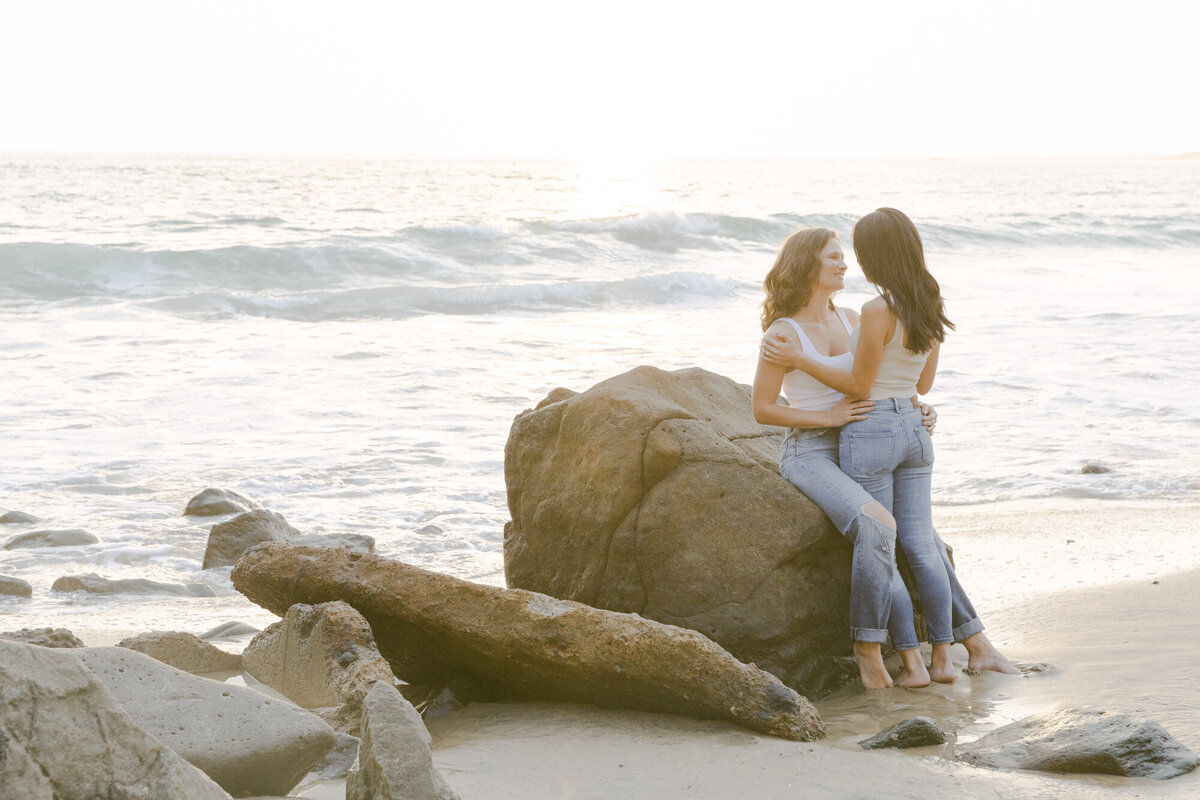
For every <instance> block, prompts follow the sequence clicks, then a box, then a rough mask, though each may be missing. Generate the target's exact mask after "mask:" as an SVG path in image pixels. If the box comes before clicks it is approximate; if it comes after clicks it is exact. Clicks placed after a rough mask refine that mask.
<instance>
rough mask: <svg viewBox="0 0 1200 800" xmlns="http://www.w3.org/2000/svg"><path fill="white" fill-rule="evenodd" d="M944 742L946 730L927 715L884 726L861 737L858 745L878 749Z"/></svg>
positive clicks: (866, 748) (867, 748)
mask: <svg viewBox="0 0 1200 800" xmlns="http://www.w3.org/2000/svg"><path fill="white" fill-rule="evenodd" d="M945 743H946V732H945V731H943V730H942V726H941V725H938V724H937V720H933V719H930V718H929V717H909V718H908V719H906V720H904V721H903V722H897V723H896V724H895V725H893V726H891V727H890V728H884V729H883V730H881V731H880V732H879V733H877V734H875V735H874V736H871V737H869V738H866V739H863V740H862V741H861V742H859V745H860V746H861V747H862V749H864V750H879V749H882V748H885V747H894V748H898V749H902V748H906V747H928V746H930V745H935V744H945Z"/></svg>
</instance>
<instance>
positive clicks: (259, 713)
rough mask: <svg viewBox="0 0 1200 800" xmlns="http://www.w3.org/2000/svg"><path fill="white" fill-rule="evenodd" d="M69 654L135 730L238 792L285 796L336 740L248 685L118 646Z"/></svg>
mask: <svg viewBox="0 0 1200 800" xmlns="http://www.w3.org/2000/svg"><path fill="white" fill-rule="evenodd" d="M76 652H78V653H79V658H80V659H82V661H83V663H84V664H85V665H86V666H87V667H88V668H89V669H90V670H91V671H92V672H94V673H95V674H96V677H97V678H99V679H100V682H101V683H102V684H104V686H105V688H106V689H108V691H109V693H110V694H111V695H112V696H113V699H115V700H116V701H117V702H118V703H120V704H121V706H122V708H124V710H125V713H127V714H128V715H129V716H130V717H131V718H132V719H133V721H134V723H135V724H137V726H138V727H139V728H141V729H142V730H144V731H146V732H147V733H149V734H150V735H152V736H154V737H155V738H156V739H158V740H159V741H160V742H163V743H164V744H166V745H168V746H169V747H170V748H171V749H172V750H174V751H175V752H176V753H178V754H179V755H181V756H183V757H184V758H185V759H187V760H188V761H189V762H190V763H192V764H194V765H195V766H197V767H199V768H200V769H201V770H203V771H204V772H205V773H206V774H207V775H208V776H209V777H210V778H212V779H213V780H214V781H216V782H217V783H219V784H220V785H221V786H222V788H224V789H225V790H226V791H227V792H229V793H230V794H232V795H235V796H237V797H244V796H246V795H254V794H266V795H272V794H274V795H285V794H287V793H288V792H289V791H290V790H291V789H292V788H293V787H294V786H295V785H296V784H297V783H299V782H300V779H301V778H303V777H304V775H305V774H306V773H307V772H308V771H309V769H310V768H312V766H313V765H314V764H316V763H317V762H319V761H320V760H321V758H322V757H323V756H324V755H325V754H326V753H327V752H329V750H330V749H331V748H332V747H333V746H334V743H335V741H336V736H335V734H334V731H333V729H332V728H330V727H329V726H328V725H326V724H325V723H324V722H322V721H321V720H320V718H318V717H316V716H314V715H313V714H310V713H308V712H307V711H304V710H303V709H300V708H296V707H295V706H293V705H292V704H291V703H287V702H284V701H281V700H272V699H271V698H268V697H265V696H263V695H262V694H260V693H259V692H256V691H254V690H253V689H247V688H245V687H242V686H234V685H232V684H228V683H221V682H219V681H214V680H209V679H208V678H200V677H196V676H195V675H189V674H188V673H186V672H182V671H180V670H177V669H174V668H172V667H169V666H167V665H166V664H161V663H159V662H158V661H155V660H154V659H152V658H150V657H149V656H146V655H142V654H141V653H136V652H134V651H132V650H126V649H125V648H123V647H88V648H85V649H83V650H79V651H76Z"/></svg>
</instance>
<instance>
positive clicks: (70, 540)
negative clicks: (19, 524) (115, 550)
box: [4, 528, 100, 550]
mask: <svg viewBox="0 0 1200 800" xmlns="http://www.w3.org/2000/svg"><path fill="white" fill-rule="evenodd" d="M98 541H100V538H99V537H98V536H96V535H95V534H94V533H88V532H87V531H85V530H80V529H79V528H71V529H70V530H61V531H50V530H46V531H29V532H28V533H18V534H17V535H16V536H10V537H9V538H8V540H6V541H5V542H4V549H5V550H25V549H28V548H31V547H79V546H80V545H85V544H95V543H96V542H98Z"/></svg>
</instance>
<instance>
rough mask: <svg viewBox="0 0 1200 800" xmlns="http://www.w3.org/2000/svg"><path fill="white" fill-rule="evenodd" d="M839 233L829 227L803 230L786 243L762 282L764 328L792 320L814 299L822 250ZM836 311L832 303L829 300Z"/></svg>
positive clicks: (785, 241)
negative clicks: (813, 294) (764, 292)
mask: <svg viewBox="0 0 1200 800" xmlns="http://www.w3.org/2000/svg"><path fill="white" fill-rule="evenodd" d="M836 238H837V234H836V233H834V232H833V231H832V230H830V229H829V228H801V229H800V230H798V231H796V232H795V233H793V234H792V235H791V236H789V237H788V238H787V239H785V240H784V242H783V246H782V247H780V248H779V255H777V256H775V265H774V266H773V267H771V271H770V272H768V273H767V277H766V278H765V279H764V280H763V289H764V290H765V291H766V293H767V298H766V299H765V300H763V304H762V309H763V310H762V329H763V330H764V331H765V330H766V329H767V328H769V327H771V323H772V322H774V321H775V320H777V319H779V318H780V317H790V316H791V315H792V314H795V313H796V312H797V311H799V310H800V309H802V308H804V307H805V306H806V305H808V301H809V300H811V299H812V293H813V288H814V287H815V286H816V284H817V275H818V274H820V272H821V251H822V250H824V249H825V245H826V244H828V243H829V240H830V239H836ZM829 308H830V309H831V310H832V309H833V301H832V300H830V301H829Z"/></svg>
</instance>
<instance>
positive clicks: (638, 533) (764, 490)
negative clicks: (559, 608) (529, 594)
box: [504, 366, 857, 696]
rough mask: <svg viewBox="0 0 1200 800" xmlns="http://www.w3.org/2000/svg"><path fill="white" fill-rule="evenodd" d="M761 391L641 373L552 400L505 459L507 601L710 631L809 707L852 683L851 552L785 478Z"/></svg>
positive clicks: (521, 431)
mask: <svg viewBox="0 0 1200 800" xmlns="http://www.w3.org/2000/svg"><path fill="white" fill-rule="evenodd" d="M782 439H783V429H781V428H772V427H767V426H763V425H760V424H758V423H757V422H755V421H754V417H753V414H752V413H751V407H750V387H748V386H745V385H742V384H738V383H735V382H734V381H732V380H730V379H728V378H725V377H723V376H721V375H717V374H715V373H712V372H708V371H706V370H702V369H684V370H679V371H676V372H666V371H663V370H660V369H656V368H654V367H647V366H643V367H637V368H635V369H633V370H630V371H629V372H626V373H624V374H621V375H618V376H616V377H613V378H610V379H608V380H605V381H603V382H601V383H599V384H597V385H596V386H594V387H592V388H591V389H589V390H587V391H586V392H583V393H581V394H575V393H572V392H569V391H567V390H563V389H556V390H555V391H553V392H551V393H550V395H549V396H548V397H547V398H546V399H545V400H544V401H542V403H541V404H540V405H539V406H538V407H537V408H536V409H534V410H530V411H525V412H523V413H521V414H519V415H518V416H517V417H516V419H515V420H514V422H513V425H512V430H511V432H510V434H509V438H508V443H507V445H506V446H505V451H504V476H505V482H506V484H507V487H508V507H509V512H510V513H511V515H512V521H511V522H510V523H509V524H508V525H507V526H506V527H505V531H504V568H505V575H506V578H507V582H508V585H509V586H510V587H517V588H522V589H530V590H532V591H537V592H543V593H545V594H549V595H552V596H554V597H559V598H564V599H568V600H576V601H579V602H581V603H587V604H588V605H591V606H595V607H597V608H606V609H611V610H614V611H626V612H634V613H637V614H640V615H642V616H644V617H648V618H650V619H655V620H658V621H659V622H665V623H668V624H671V625H680V626H683V627H686V628H691V629H693V630H697V631H700V632H701V633H703V634H704V635H705V636H708V637H709V638H711V639H713V640H715V641H717V642H719V643H720V644H721V645H722V646H723V647H724V648H726V649H727V650H729V652H731V653H733V654H734V655H735V656H736V657H738V658H739V659H741V660H742V661H746V662H753V663H755V664H757V665H758V666H760V667H762V668H763V669H765V670H768V671H770V672H772V673H774V674H775V675H778V676H779V677H780V678H781V679H782V680H783V681H784V683H786V684H788V685H789V686H792V687H793V688H796V689H797V690H799V691H801V692H802V693H804V694H807V695H809V696H821V695H823V694H826V693H828V692H829V691H832V690H833V689H834V688H836V687H837V686H839V685H841V684H842V683H843V682H845V680H846V677H847V676H848V675H849V676H856V675H857V672H856V671H850V672H847V671H846V666H847V665H846V663H845V662H844V661H842V660H841V658H840V657H842V656H846V655H848V654H849V648H850V635H849V602H850V556H851V549H850V545H849V544H848V543H847V542H846V541H845V539H843V537H842V536H840V535H839V534H838V533H837V531H836V530H835V529H834V527H833V526H832V524H831V523H830V522H829V520H828V519H827V518H826V517H825V515H824V514H823V513H822V512H821V510H820V508H818V507H817V506H816V505H815V504H814V503H813V502H812V501H810V500H809V499H808V498H807V497H805V496H804V495H803V494H802V493H801V492H800V491H799V490H798V489H796V487H794V486H792V484H790V483H789V482H788V481H787V480H785V479H784V478H783V477H782V476H781V475H780V474H779V449H780V444H781V442H782Z"/></svg>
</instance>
